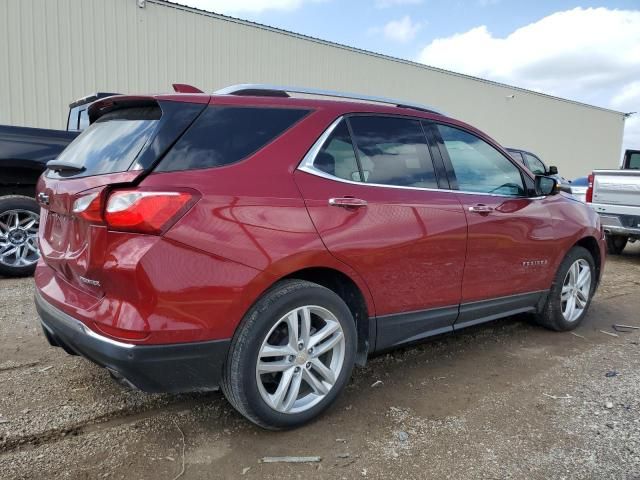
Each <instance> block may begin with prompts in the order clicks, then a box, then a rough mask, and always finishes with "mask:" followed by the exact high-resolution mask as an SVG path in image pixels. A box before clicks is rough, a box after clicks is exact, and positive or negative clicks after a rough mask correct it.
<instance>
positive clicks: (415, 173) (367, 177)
mask: <svg viewBox="0 0 640 480" xmlns="http://www.w3.org/2000/svg"><path fill="white" fill-rule="evenodd" d="M349 123H350V124H351V129H352V130H353V139H354V143H355V145H356V148H357V151H358V158H359V160H360V166H361V167H362V175H363V177H364V181H365V182H367V183H377V184H382V185H396V186H403V187H420V188H438V184H437V182H436V176H435V173H434V168H433V163H432V161H431V155H430V153H429V148H428V147H427V141H426V138H425V136H424V132H423V130H422V126H421V125H420V122H419V121H418V120H412V119H408V118H400V117H382V116H371V117H369V116H354V117H350V118H349Z"/></svg>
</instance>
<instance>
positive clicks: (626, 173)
mask: <svg viewBox="0 0 640 480" xmlns="http://www.w3.org/2000/svg"><path fill="white" fill-rule="evenodd" d="M586 201H587V203H589V202H590V203H591V206H592V207H593V209H594V210H595V211H596V212H598V214H599V215H600V219H601V220H602V226H603V228H604V231H605V234H606V238H607V248H608V250H609V253H610V254H613V255H619V254H621V253H622V251H623V250H624V247H625V246H626V245H627V242H628V241H632V242H634V241H636V240H640V150H627V151H626V152H625V155H624V160H623V165H622V169H620V170H594V171H593V173H592V174H591V175H590V176H589V187H588V189H587V195H586Z"/></svg>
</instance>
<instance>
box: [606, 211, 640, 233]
mask: <svg viewBox="0 0 640 480" xmlns="http://www.w3.org/2000/svg"><path fill="white" fill-rule="evenodd" d="M600 221H601V222H602V228H603V229H604V231H605V232H607V233H609V234H612V235H623V236H627V237H636V238H638V237H640V216H635V215H614V214H602V213H601V214H600Z"/></svg>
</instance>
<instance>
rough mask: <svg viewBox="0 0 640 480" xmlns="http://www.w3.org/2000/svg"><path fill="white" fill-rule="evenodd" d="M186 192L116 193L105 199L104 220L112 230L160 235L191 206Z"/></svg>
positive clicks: (129, 191)
mask: <svg viewBox="0 0 640 480" xmlns="http://www.w3.org/2000/svg"><path fill="white" fill-rule="evenodd" d="M194 201H195V197H194V195H193V194H192V193H189V192H154V191H145V190H116V191H114V192H113V193H111V195H109V199H108V200H107V205H106V208H105V212H104V220H105V222H106V223H107V226H108V227H109V228H110V229H112V230H121V231H127V232H138V233H149V234H159V233H162V232H164V231H166V230H167V229H168V228H169V227H171V225H173V224H174V223H175V222H176V220H178V218H180V216H182V215H183V214H184V213H185V212H186V211H187V210H188V209H189V207H191V205H192V204H193V202H194Z"/></svg>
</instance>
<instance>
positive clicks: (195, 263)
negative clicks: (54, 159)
mask: <svg viewBox="0 0 640 480" xmlns="http://www.w3.org/2000/svg"><path fill="white" fill-rule="evenodd" d="M135 98H148V97H135ZM153 98H157V99H162V100H168V101H186V102H191V103H206V102H210V103H211V104H216V105H221V104H226V105H248V104H250V105H265V106H280V107H287V108H306V109H311V110H312V112H311V113H310V114H309V115H307V116H306V117H305V118H304V119H302V120H301V121H300V122H299V123H298V124H296V125H295V127H293V128H292V129H290V130H289V131H287V132H285V133H284V134H282V135H281V136H280V137H278V138H277V139H276V140H274V141H273V142H271V143H270V144H268V145H267V146H265V147H264V148H262V149H261V150H260V151H258V152H257V153H255V154H253V155H251V156H249V157H248V158H246V159H245V160H243V161H240V162H238V163H235V164H232V165H229V166H224V167H218V168H209V169H201V170H189V171H180V172H168V173H156V174H150V175H147V176H142V175H141V173H142V172H140V171H130V172H125V173H119V174H113V175H100V176H95V177H85V178H80V179H74V180H50V179H47V178H44V177H43V178H42V179H41V181H40V183H39V186H38V190H39V191H40V192H45V193H47V194H49V195H50V197H51V204H50V205H49V206H47V207H45V209H44V211H43V217H42V218H43V220H42V221H41V232H40V242H41V248H42V254H43V260H41V261H40V263H39V265H38V268H37V271H36V276H35V281H36V286H37V288H38V289H39V291H40V292H41V294H42V295H43V297H45V299H46V300H48V301H49V302H51V303H52V304H53V305H55V306H56V307H58V308H59V309H61V310H63V311H65V312H67V313H69V314H70V315H72V316H73V317H75V318H77V319H79V320H80V321H82V322H84V323H85V324H86V325H87V326H89V327H90V328H92V329H95V330H97V331H99V332H101V333H102V334H103V335H107V336H112V337H114V338H119V339H121V338H123V337H121V336H118V335H115V334H113V332H114V331H116V330H114V329H119V330H121V331H122V332H124V333H126V332H131V333H135V334H136V335H137V337H136V338H137V339H136V340H128V341H131V342H132V343H142V344H165V343H167V344H168V343H180V342H191V341H198V340H209V339H224V338H230V337H231V336H233V333H234V331H235V329H236V327H237V325H238V324H239V322H240V321H241V319H242V317H243V315H244V314H245V313H246V311H247V309H248V308H249V307H250V306H251V305H252V304H253V303H254V302H255V301H256V299H257V298H259V296H260V295H261V294H262V293H263V292H264V291H265V290H266V289H268V288H269V287H270V286H271V285H273V284H274V283H275V282H276V281H277V280H278V279H280V278H282V277H285V276H287V275H289V274H291V273H292V272H296V271H298V270H302V269H306V268H312V267H323V268H330V269H334V270H337V271H339V272H342V273H343V274H344V275H346V276H348V277H349V278H351V279H352V280H353V281H354V282H355V284H356V285H357V286H358V288H359V289H360V291H361V292H362V294H363V297H364V299H365V302H366V306H367V310H368V314H369V315H370V316H377V315H385V314H392V313H400V312H407V311H413V310H421V309H428V308H433V307H438V306H448V305H454V306H455V305H457V304H458V303H459V302H461V301H472V300H478V299H485V298H491V297H495V296H502V295H508V294H513V293H520V292H526V291H532V290H542V289H547V288H549V286H550V284H551V279H552V277H553V274H554V273H555V271H556V269H557V266H558V264H559V263H560V261H561V259H562V258H563V256H564V255H565V253H566V251H567V250H568V249H569V248H570V247H571V246H572V245H573V244H575V243H576V242H577V241H579V240H580V239H582V238H584V237H588V236H592V237H594V238H596V239H597V240H598V242H599V245H600V248H601V252H602V255H601V257H602V259H604V246H603V242H602V234H601V232H600V231H599V224H598V220H597V215H596V214H595V213H594V212H593V211H591V210H590V209H589V208H588V207H586V206H584V205H582V204H578V203H577V202H574V201H573V200H571V199H568V198H564V197H563V196H562V195H556V196H552V197H548V198H546V199H542V200H534V199H505V198H499V197H490V198H485V197H483V196H473V197H474V198H472V199H470V198H467V196H466V195H464V194H460V193H457V192H454V191H444V190H443V191H437V190H435V191H434V190H429V191H427V190H411V189H402V188H397V189H394V188H386V187H371V186H367V185H353V184H343V183H339V182H334V181H331V180H328V179H324V178H320V177H316V176H313V175H310V174H307V173H304V172H300V171H296V168H297V166H298V164H299V162H300V160H301V159H302V158H303V157H304V155H305V154H306V152H307V150H308V149H309V147H310V146H311V145H312V144H313V143H314V142H315V140H316V139H317V138H318V137H319V136H320V135H321V134H322V132H323V131H324V130H325V129H326V128H327V126H328V125H329V124H330V123H331V122H332V121H333V120H334V119H335V118H337V117H338V116H340V115H343V114H346V113H350V112H363V113H364V112H371V113H387V114H394V115H398V114H402V115H411V116H414V117H420V118H425V119H439V118H441V117H439V116H438V115H435V114H429V113H425V112H419V111H415V110H409V109H402V108H397V107H392V106H382V105H374V104H363V103H351V102H342V101H340V102H335V101H320V100H308V99H286V98H284V99H283V98H255V97H254V98H247V97H234V96H225V97H211V96H208V95H197V94H193V95H184V94H175V95H163V96H155V97H153ZM105 101H108V100H105ZM447 122H448V123H451V124H454V125H459V126H462V127H464V128H467V129H469V130H472V131H474V132H475V133H476V134H478V135H480V136H481V137H482V138H485V139H488V137H486V136H485V135H483V134H482V133H481V132H478V131H477V130H475V129H473V128H471V127H469V126H467V125H465V124H463V123H461V122H456V121H454V120H450V119H447ZM492 143H493V142H492ZM114 184H124V185H131V184H132V185H134V186H135V185H139V186H141V187H144V188H151V189H153V188H162V189H172V188H174V189H178V188H189V189H192V190H195V191H197V192H198V193H199V194H200V198H199V200H198V201H197V202H196V203H195V204H194V205H193V206H192V207H191V209H190V210H189V211H188V212H187V213H186V214H185V215H184V216H183V217H182V218H180V219H179V220H178V221H177V222H176V223H175V224H174V225H173V226H172V227H171V228H170V229H169V230H168V231H167V232H166V233H165V234H164V235H161V236H155V235H141V234H133V233H123V232H114V231H109V230H108V229H107V228H106V227H105V226H103V225H90V224H88V223H86V222H85V221H83V220H79V219H78V218H77V217H75V216H73V215H71V214H70V213H69V212H70V211H71V206H72V204H73V201H74V199H75V198H76V195H77V194H78V193H79V192H84V191H87V190H89V189H96V188H102V187H104V188H106V189H109V188H112V187H113V185H114ZM345 195H353V196H355V197H358V198H363V199H365V200H366V201H367V202H368V206H367V208H366V209H363V210H355V211H353V210H348V209H344V208H338V207H330V206H329V205H328V199H329V198H331V197H340V196H345ZM474 202H476V203H485V204H491V205H492V206H494V207H495V211H494V212H492V213H491V214H489V215H487V216H486V217H483V216H480V215H472V214H469V213H467V207H468V205H470V204H472V203H474ZM467 222H468V227H467ZM467 229H468V232H469V235H467ZM536 259H544V260H547V265H546V266H545V267H544V268H538V267H533V269H526V268H525V267H522V268H520V267H519V265H521V264H522V262H523V261H530V260H536ZM514 265H515V267H514ZM536 268H537V269H536ZM83 279H84V280H83ZM86 280H89V282H87V281H86Z"/></svg>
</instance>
